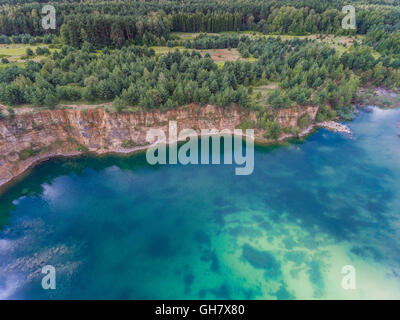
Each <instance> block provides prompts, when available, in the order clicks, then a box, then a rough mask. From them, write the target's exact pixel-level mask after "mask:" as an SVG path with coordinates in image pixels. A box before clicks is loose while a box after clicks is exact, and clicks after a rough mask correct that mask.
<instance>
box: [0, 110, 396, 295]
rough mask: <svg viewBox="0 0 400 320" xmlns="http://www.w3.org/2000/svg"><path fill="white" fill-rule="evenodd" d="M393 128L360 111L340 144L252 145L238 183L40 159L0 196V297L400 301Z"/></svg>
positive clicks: (125, 162)
mask: <svg viewBox="0 0 400 320" xmlns="http://www.w3.org/2000/svg"><path fill="white" fill-rule="evenodd" d="M399 122H400V110H399V109H396V110H381V109H378V108H372V109H371V112H366V111H361V113H360V114H359V116H358V117H357V118H356V119H355V120H354V121H353V122H351V123H348V125H349V127H350V128H351V129H352V131H353V134H352V135H351V136H349V135H342V134H339V133H334V132H330V131H328V130H325V129H321V130H319V131H318V132H316V133H313V134H312V135H311V136H309V137H308V138H307V139H306V140H304V141H291V142H290V143H287V144H285V145H279V146H268V147H266V146H258V147H256V148H255V160H254V172H253V174H251V175H249V176H236V175H235V170H234V168H235V167H236V165H188V166H183V165H157V166H151V165H149V164H147V162H146V157H145V153H140V154H135V155H131V156H115V155H112V156H111V155H110V156H105V157H95V156H84V157H79V158H71V159H53V160H50V161H47V162H45V163H42V164H41V165H39V166H37V167H35V168H34V169H33V170H31V171H30V172H29V173H28V174H27V175H25V176H24V177H23V178H21V179H19V180H18V181H16V182H15V183H14V184H13V185H12V186H11V187H9V188H8V189H7V190H6V191H5V192H4V193H2V194H0V299H381V298H388V299H400V250H399V247H400V139H399V136H398V135H399V133H400V128H398V127H397V123H399ZM45 265H53V266H54V267H55V270H56V285H57V286H56V289H55V290H44V289H43V288H42V286H41V281H42V278H43V277H44V274H42V273H41V269H42V267H43V266H45ZM344 266H352V267H354V270H355V286H356V287H355V289H351V288H350V289H344V288H343V286H342V280H343V278H344V277H345V276H346V274H343V273H342V269H343V267H344Z"/></svg>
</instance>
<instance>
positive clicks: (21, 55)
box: [0, 44, 57, 69]
mask: <svg viewBox="0 0 400 320" xmlns="http://www.w3.org/2000/svg"><path fill="white" fill-rule="evenodd" d="M38 47H48V45H47V44H39V45H29V44H0V59H1V58H6V59H7V60H8V61H9V62H10V63H8V64H3V63H0V69H3V68H5V67H6V66H10V65H17V66H24V65H25V62H26V61H28V60H34V61H40V60H41V59H42V58H45V57H46V56H44V55H39V56H38V55H36V49H37V48H38ZM28 48H29V49H31V50H32V51H33V52H34V53H35V55H34V56H31V57H27V56H26V50H27V49H28ZM49 50H50V52H51V53H52V52H53V51H55V50H57V49H49Z"/></svg>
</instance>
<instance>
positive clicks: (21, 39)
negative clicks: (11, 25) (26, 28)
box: [0, 34, 54, 45]
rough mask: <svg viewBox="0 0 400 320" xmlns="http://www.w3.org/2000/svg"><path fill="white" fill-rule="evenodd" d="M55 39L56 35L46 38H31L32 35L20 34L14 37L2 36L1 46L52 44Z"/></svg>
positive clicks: (0, 38) (49, 35)
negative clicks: (12, 44)
mask: <svg viewBox="0 0 400 320" xmlns="http://www.w3.org/2000/svg"><path fill="white" fill-rule="evenodd" d="M53 39H54V35H52V34H46V35H44V36H36V37H35V36H31V35H30V34H18V35H13V36H10V37H8V36H5V35H0V44H11V43H23V44H31V45H34V44H36V43H46V44H50V43H51V42H52V41H53Z"/></svg>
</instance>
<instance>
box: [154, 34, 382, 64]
mask: <svg viewBox="0 0 400 320" xmlns="http://www.w3.org/2000/svg"><path fill="white" fill-rule="evenodd" d="M171 34H173V35H175V36H176V37H178V38H179V39H181V40H193V39H195V38H196V37H197V36H199V35H200V34H208V35H217V36H218V35H224V34H226V35H235V34H238V35H246V36H248V37H250V38H253V39H254V38H259V37H266V38H268V37H271V38H278V37H279V38H281V39H282V40H292V39H306V38H308V39H311V40H313V39H315V40H317V41H320V42H325V43H327V44H329V45H330V46H332V47H333V48H335V50H336V51H337V52H338V53H339V54H343V53H344V52H346V51H347V50H349V49H350V47H351V46H352V44H353V43H354V42H359V43H362V42H363V41H364V38H365V36H363V35H357V36H336V35H326V34H312V35H304V36H297V35H274V34H268V35H264V34H262V33H261V32H256V31H239V32H235V31H227V32H221V33H185V32H173V33H171ZM157 48H165V49H159V50H160V54H161V53H164V52H168V51H171V49H172V48H168V47H157ZM178 48H182V47H178ZM163 50H164V52H163ZM373 55H374V58H378V57H379V56H380V54H379V53H378V52H376V51H373ZM247 60H248V61H255V59H253V60H252V58H249V59H247Z"/></svg>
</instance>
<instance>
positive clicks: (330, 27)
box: [0, 0, 400, 46]
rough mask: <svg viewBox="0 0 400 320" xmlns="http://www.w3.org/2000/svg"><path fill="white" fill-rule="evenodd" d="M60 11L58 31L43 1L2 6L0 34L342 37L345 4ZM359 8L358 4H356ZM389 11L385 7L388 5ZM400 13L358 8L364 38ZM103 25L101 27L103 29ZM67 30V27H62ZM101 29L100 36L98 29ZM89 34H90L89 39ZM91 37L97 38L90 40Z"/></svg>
mask: <svg viewBox="0 0 400 320" xmlns="http://www.w3.org/2000/svg"><path fill="white" fill-rule="evenodd" d="M51 3H52V4H53V5H54V6H55V8H56V12H57V19H56V21H57V28H56V30H55V31H52V30H44V29H43V28H42V26H41V18H42V14H41V8H42V6H43V4H41V3H25V4H21V5H13V6H7V5H4V6H1V7H0V34H4V35H8V36H11V35H17V34H26V33H28V34H31V35H43V34H49V33H56V34H58V33H59V32H60V31H64V34H65V35H66V37H65V39H66V41H68V42H67V43H68V44H69V45H74V46H78V45H80V44H81V43H83V42H84V41H85V38H87V39H88V40H89V41H92V39H93V44H99V45H104V44H107V45H109V44H111V45H114V44H117V45H118V44H120V43H123V42H126V41H131V40H132V42H134V43H136V44H142V43H144V42H143V37H144V35H145V34H146V35H147V38H150V40H148V39H145V43H149V41H151V38H152V37H154V38H157V39H160V38H161V37H162V38H164V39H165V40H168V36H169V33H170V32H172V31H175V32H222V31H238V30H254V31H260V32H263V33H265V34H268V33H280V34H295V35H304V34H307V33H336V34H338V33H340V34H346V33H351V32H353V31H349V30H344V29H342V27H341V19H342V18H343V16H344V15H343V14H342V13H341V7H342V6H343V5H344V4H347V3H344V1H311V0H310V1H307V0H303V1H296V2H293V1H258V0H256V1H244V0H237V1H220V0H212V1H200V0H189V1H185V2H184V3H183V2H182V1H178V0H171V1H155V0H153V1H134V0H128V1H105V0H102V1H90V2H70V1H55V2H51ZM355 5H356V4H355ZM384 8H385V7H384ZM399 18H400V10H399V9H398V8H397V9H396V7H393V9H392V10H388V9H379V6H378V9H377V10H368V9H364V8H361V7H360V8H357V32H358V33H360V34H365V33H367V32H368V31H370V30H371V29H372V28H376V27H382V28H385V30H386V31H388V32H393V31H395V30H398V29H399V28H400V26H399ZM101 25H103V28H101ZM62 27H63V28H62ZM97 30H101V34H100V31H97ZM89 35H90V36H89ZM92 36H93V37H92Z"/></svg>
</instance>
